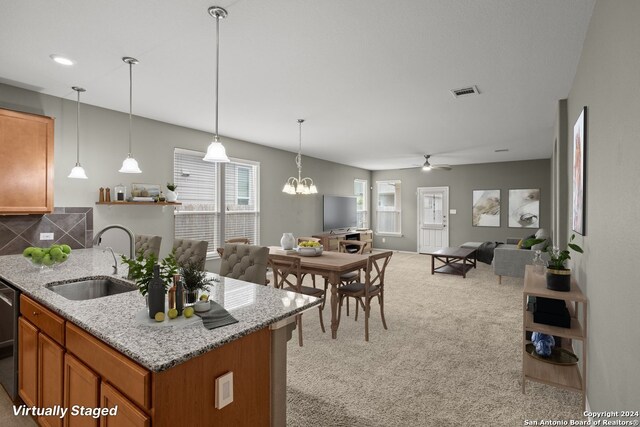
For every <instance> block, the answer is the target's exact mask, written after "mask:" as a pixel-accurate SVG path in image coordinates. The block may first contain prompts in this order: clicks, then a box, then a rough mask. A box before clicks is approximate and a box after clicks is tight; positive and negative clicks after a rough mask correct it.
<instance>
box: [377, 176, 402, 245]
mask: <svg viewBox="0 0 640 427" xmlns="http://www.w3.org/2000/svg"><path fill="white" fill-rule="evenodd" d="M400 188H401V182H400V181H376V193H377V197H378V203H377V208H376V231H377V232H378V233H381V234H401V233H402V227H401V214H402V209H401V203H400Z"/></svg>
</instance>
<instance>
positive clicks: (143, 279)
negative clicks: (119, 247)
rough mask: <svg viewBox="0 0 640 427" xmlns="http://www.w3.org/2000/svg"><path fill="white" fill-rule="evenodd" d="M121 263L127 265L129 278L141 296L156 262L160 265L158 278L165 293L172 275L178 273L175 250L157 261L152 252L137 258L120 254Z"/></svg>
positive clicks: (170, 282) (146, 290) (146, 287)
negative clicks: (134, 283)
mask: <svg viewBox="0 0 640 427" xmlns="http://www.w3.org/2000/svg"><path fill="white" fill-rule="evenodd" d="M121 258H122V263H123V264H127V266H128V267H129V275H128V276H127V277H128V278H129V279H131V280H133V281H135V282H136V286H137V287H138V290H139V291H140V293H141V294H142V295H143V296H146V295H147V292H148V286H149V282H150V281H151V279H152V278H153V267H154V266H155V265H156V264H158V265H159V266H160V279H162V282H163V284H164V290H165V293H166V292H167V290H168V289H169V287H171V285H172V284H173V276H174V274H177V273H178V263H177V261H176V257H175V251H174V252H171V253H170V254H169V255H167V256H166V257H165V258H163V259H161V260H160V261H159V262H158V260H157V259H156V256H155V255H154V254H150V255H149V256H148V257H146V258H145V257H144V256H143V255H142V253H140V254H138V257H137V258H128V257H127V256H125V255H122V256H121Z"/></svg>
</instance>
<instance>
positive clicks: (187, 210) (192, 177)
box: [173, 148, 220, 256]
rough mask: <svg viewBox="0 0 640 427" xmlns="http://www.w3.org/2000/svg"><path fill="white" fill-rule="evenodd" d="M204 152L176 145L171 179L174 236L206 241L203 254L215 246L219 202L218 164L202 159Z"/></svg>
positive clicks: (218, 223) (217, 240)
mask: <svg viewBox="0 0 640 427" xmlns="http://www.w3.org/2000/svg"><path fill="white" fill-rule="evenodd" d="M202 157H204V153H201V152H198V151H191V150H184V149H181V148H176V149H175V150H174V154H173V181H174V183H175V184H176V185H177V187H178V188H177V189H176V191H177V193H178V194H179V201H180V202H181V203H182V205H181V206H178V207H177V209H176V211H175V215H174V219H175V225H174V228H175V237H176V238H177V239H193V240H206V241H207V242H209V247H208V251H207V252H208V253H207V256H210V255H213V254H215V253H216V252H215V250H216V248H217V247H218V246H219V241H220V238H219V230H220V208H219V206H220V204H219V201H218V200H219V198H220V197H219V186H218V176H219V175H218V163H211V162H205V161H203V160H202Z"/></svg>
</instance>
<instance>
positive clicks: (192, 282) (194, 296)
mask: <svg viewBox="0 0 640 427" xmlns="http://www.w3.org/2000/svg"><path fill="white" fill-rule="evenodd" d="M211 282H212V280H211V279H209V278H208V277H207V272H206V271H204V270H202V268H201V264H200V263H197V262H189V263H187V264H185V265H183V266H182V283H183V285H184V293H185V303H186V304H195V303H196V301H197V300H198V291H199V290H202V289H204V288H205V287H206V286H207V285H209V284H210V283H211Z"/></svg>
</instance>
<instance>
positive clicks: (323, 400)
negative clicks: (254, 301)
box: [287, 253, 583, 427]
mask: <svg viewBox="0 0 640 427" xmlns="http://www.w3.org/2000/svg"><path fill="white" fill-rule="evenodd" d="M385 289H386V291H385V292H386V297H385V315H386V320H387V326H388V327H389V329H388V330H384V328H383V327H382V322H381V321H380V313H379V310H378V306H377V303H375V304H374V308H373V309H372V312H371V321H370V332H369V333H370V341H369V342H368V343H366V342H365V341H364V323H363V319H362V318H359V319H358V321H357V322H355V321H354V320H353V314H352V315H351V316H350V317H345V316H344V311H343V317H342V321H341V323H340V328H339V330H338V338H337V339H336V340H332V339H331V334H330V331H329V330H328V328H327V333H326V334H323V333H322V332H321V330H320V325H319V320H318V316H317V314H316V311H311V312H308V313H306V314H305V315H304V325H303V332H304V340H305V341H304V347H302V348H300V347H298V345H297V340H296V333H295V332H294V338H293V339H292V340H291V341H290V342H289V347H288V358H289V365H288V385H289V386H288V411H287V415H288V423H287V424H288V425H289V426H438V427H444V426H461V425H464V426H472V425H473V426H522V425H523V423H524V420H525V419H536V420H540V419H551V420H556V419H563V420H564V419H566V420H570V419H583V418H582V417H581V413H582V409H581V398H580V395H579V394H578V393H574V392H570V391H564V390H560V389H558V388H555V387H550V386H546V385H542V384H538V383H533V382H530V381H527V389H526V394H525V395H523V394H522V392H521V372H522V369H521V366H522V355H521V343H522V341H521V340H522V307H521V305H522V279H515V278H503V282H502V284H501V285H498V283H497V280H496V276H494V274H493V271H492V270H491V267H490V266H488V265H485V264H480V263H479V264H478V268H477V269H476V270H471V271H470V272H469V273H468V276H467V278H466V279H463V278H462V277H459V276H449V275H443V274H436V275H433V276H432V275H431V274H430V258H429V257H428V256H425V255H412V254H404V253H394V255H393V257H392V258H391V262H390V264H389V267H388V268H387V277H386V288H385ZM343 310H344V308H343ZM324 315H325V317H324V319H325V325H327V326H328V325H329V320H330V310H329V307H328V306H327V307H325V311H324Z"/></svg>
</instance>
